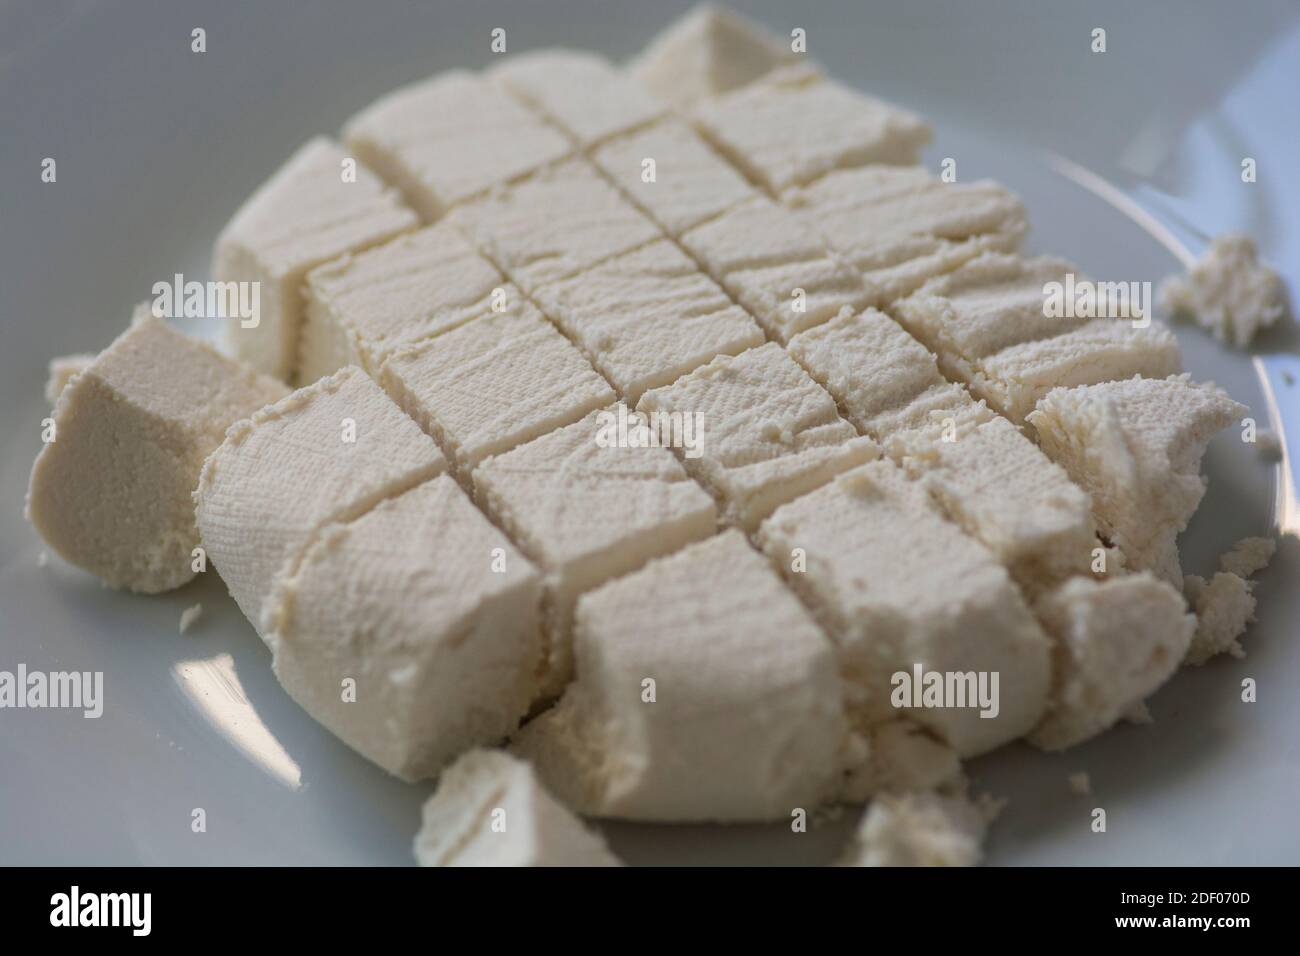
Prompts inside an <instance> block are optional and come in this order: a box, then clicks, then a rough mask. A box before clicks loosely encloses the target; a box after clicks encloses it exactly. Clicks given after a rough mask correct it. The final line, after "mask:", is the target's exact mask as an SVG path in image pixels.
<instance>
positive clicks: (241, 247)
mask: <svg viewBox="0 0 1300 956" xmlns="http://www.w3.org/2000/svg"><path fill="white" fill-rule="evenodd" d="M350 159H351V157H350V156H349V155H348V154H347V153H345V152H344V151H343V150H342V149H340V148H339V147H338V145H337V144H335V143H333V142H331V141H329V140H327V139H323V138H317V139H313V140H311V141H310V142H308V143H307V144H306V145H304V146H303V147H302V148H301V149H299V150H298V151H297V152H296V153H294V154H293V156H291V157H290V158H289V161H288V162H286V163H285V164H284V165H283V166H282V167H280V169H279V171H278V172H276V174H275V175H274V176H272V177H271V178H270V179H269V180H267V181H266V183H264V184H263V185H262V186H261V187H260V188H259V189H258V190H257V192H255V193H253V195H252V196H251V197H249V199H248V201H247V202H245V203H244V205H243V206H241V207H240V208H239V211H238V212H237V213H235V215H234V218H232V219H231V220H230V222H229V223H228V224H227V226H226V228H225V229H223V230H222V232H221V235H220V236H218V237H217V245H216V249H215V251H214V253H213V260H212V274H213V278H214V279H216V280H217V281H220V282H257V283H260V284H261V285H260V290H259V292H258V303H259V310H258V312H259V314H258V316H257V317H256V320H257V324H256V325H251V324H250V326H249V327H247V328H246V327H245V324H244V321H243V320H240V319H238V318H235V317H231V318H228V319H226V320H225V321H226V322H228V323H229V324H228V329H229V333H228V335H227V340H228V341H229V343H230V348H231V350H232V351H233V352H234V354H235V355H236V356H237V357H238V358H240V359H242V360H244V361H245V362H247V363H248V364H250V365H252V366H253V368H255V369H257V370H258V371H259V372H265V373H266V374H268V375H274V376H275V377H276V378H280V379H284V380H286V381H287V380H289V379H291V378H292V377H293V375H294V373H295V371H296V369H295V365H296V364H297V361H298V334H299V326H300V325H301V321H302V309H303V302H302V284H303V279H304V277H305V276H306V275H307V272H308V270H310V269H312V268H313V267H314V266H318V265H320V264H321V263H323V262H328V261H329V260H331V259H334V258H336V257H338V256H341V255H343V254H344V253H348V252H358V251H360V250H362V249H366V248H368V247H370V246H374V245H378V244H379V243H381V242H384V241H385V240H387V239H391V238H392V237H393V236H395V235H397V234H398V233H402V232H406V231H407V230H410V229H413V228H415V226H416V225H418V220H417V219H416V216H415V213H413V212H411V210H409V209H407V208H406V207H405V206H404V205H402V203H401V201H400V200H399V199H398V197H397V194H396V192H394V191H393V190H391V189H388V188H387V187H386V186H385V185H384V184H383V183H382V182H381V181H380V179H379V177H377V176H376V175H375V174H374V173H372V172H371V171H370V170H369V169H367V168H366V167H365V166H363V165H360V164H358V165H357V166H356V170H355V173H356V175H355V179H351V180H349V179H347V178H345V173H346V172H347V170H346V169H345V168H344V165H345V162H346V161H348V160H350Z"/></svg>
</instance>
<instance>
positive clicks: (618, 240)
mask: <svg viewBox="0 0 1300 956" xmlns="http://www.w3.org/2000/svg"><path fill="white" fill-rule="evenodd" d="M452 219H453V221H455V222H456V223H457V225H459V226H460V227H461V228H462V229H463V230H464V231H465V234H466V235H467V236H468V237H469V238H470V240H471V241H473V242H474V243H475V244H476V245H477V246H478V248H479V249H480V250H482V251H483V252H484V253H485V254H486V255H487V256H488V257H489V258H490V259H491V260H492V261H493V262H495V263H496V264H497V265H498V266H499V267H500V268H501V269H503V270H504V271H505V273H506V274H507V275H508V276H509V277H510V279H511V281H512V282H514V283H515V284H516V285H518V286H519V287H520V288H521V289H523V290H524V292H525V293H527V294H529V295H531V294H532V293H533V292H534V291H536V290H537V289H538V288H539V287H540V286H542V285H545V284H546V283H548V282H555V281H556V280H558V279H567V278H568V277H570V276H575V275H577V274H578V273H580V272H582V271H583V270H585V269H589V268H591V267H592V266H594V265H596V264H597V263H599V262H602V261H604V260H605V259H609V258H612V257H613V256H616V255H619V254H621V253H624V252H630V251H631V250H633V249H636V248H637V247H638V246H643V245H645V244H646V243H648V242H651V241H652V240H655V239H658V238H660V237H661V234H660V232H659V230H658V228H656V227H655V224H654V223H653V222H651V221H650V220H649V219H647V218H646V217H645V215H643V214H642V213H641V212H640V210H638V209H637V208H636V207H635V206H633V205H632V204H631V203H630V202H628V201H627V200H626V199H624V198H623V197H622V196H620V195H619V194H618V191H617V190H616V189H614V187H613V186H611V185H610V184H609V183H607V182H606V181H605V179H604V177H603V176H601V175H600V173H598V172H597V171H596V170H595V169H594V168H592V167H591V166H590V165H589V164H588V163H586V162H580V161H574V162H568V163H563V164H561V165H559V166H556V167H552V168H550V169H545V170H542V171H541V172H539V173H538V174H537V175H536V176H533V177H531V178H530V179H526V180H524V181H523V182H521V183H519V184H518V185H516V186H512V187H506V188H502V189H498V190H495V191H494V192H492V193H491V194H490V195H487V196H484V197H483V198H482V199H479V200H476V201H474V202H472V203H468V204H466V205H464V206H461V207H459V208H458V209H456V211H455V212H454V213H452Z"/></svg>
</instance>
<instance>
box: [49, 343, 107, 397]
mask: <svg viewBox="0 0 1300 956" xmlns="http://www.w3.org/2000/svg"><path fill="white" fill-rule="evenodd" d="M93 361H95V356H93V355H91V354H90V353H89V352H83V353H78V354H76V355H60V356H58V357H56V358H52V359H50V372H49V377H48V378H46V380H45V400H46V401H47V402H49V403H50V404H51V405H53V404H54V403H55V402H57V401H58V400H59V395H61V394H62V393H63V389H64V387H66V386H67V384H68V383H69V382H70V381H72V378H73V376H75V375H80V374H81V373H82V372H84V371H85V370H86V369H87V368H88V367H89V366H90V363H91V362H93Z"/></svg>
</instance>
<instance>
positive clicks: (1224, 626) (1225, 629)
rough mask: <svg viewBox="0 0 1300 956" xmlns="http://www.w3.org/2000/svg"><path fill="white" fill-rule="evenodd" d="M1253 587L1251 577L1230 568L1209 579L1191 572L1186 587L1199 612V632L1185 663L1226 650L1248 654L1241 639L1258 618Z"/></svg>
mask: <svg viewBox="0 0 1300 956" xmlns="http://www.w3.org/2000/svg"><path fill="white" fill-rule="evenodd" d="M1250 589H1251V584H1250V582H1249V581H1247V580H1246V579H1245V578H1243V577H1241V576H1240V575H1236V574H1232V573H1230V572H1227V571H1220V572H1219V573H1218V574H1216V575H1215V576H1214V577H1212V578H1211V579H1210V580H1209V581H1208V582H1207V581H1206V580H1205V579H1204V578H1199V577H1196V576H1195V575H1188V576H1187V578H1186V580H1185V583H1184V590H1185V593H1186V594H1187V600H1188V601H1189V602H1190V603H1191V605H1192V609H1193V610H1194V611H1195V612H1196V633H1195V634H1194V635H1193V636H1192V646H1191V647H1190V648H1189V649H1188V651H1187V657H1186V658H1185V663H1187V664H1192V665H1194V666H1200V665H1201V664H1204V663H1205V662H1206V661H1208V660H1209V659H1210V658H1211V657H1215V656H1217V655H1219V654H1222V653H1224V652H1227V653H1229V654H1231V655H1232V656H1233V657H1244V656H1245V651H1243V650H1242V648H1241V644H1240V643H1239V642H1238V640H1237V639H1238V638H1239V637H1241V635H1242V634H1243V633H1245V630H1246V626H1247V625H1248V624H1250V622H1251V621H1253V620H1255V598H1254V596H1253V595H1252V594H1251V593H1250Z"/></svg>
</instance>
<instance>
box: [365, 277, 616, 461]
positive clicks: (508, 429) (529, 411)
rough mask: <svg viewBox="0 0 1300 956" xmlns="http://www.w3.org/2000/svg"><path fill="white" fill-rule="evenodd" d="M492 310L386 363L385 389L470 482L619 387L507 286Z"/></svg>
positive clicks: (606, 401)
mask: <svg viewBox="0 0 1300 956" xmlns="http://www.w3.org/2000/svg"><path fill="white" fill-rule="evenodd" d="M505 291H506V299H505V301H506V303H507V304H506V308H505V310H504V311H501V312H495V311H492V312H489V313H488V314H487V315H484V316H482V317H480V318H477V319H475V320H474V321H472V322H469V323H467V324H465V325H462V326H460V327H459V328H457V329H453V330H452V331H450V332H447V333H445V334H443V335H440V336H438V337H437V338H435V339H433V340H431V341H429V342H426V343H425V344H424V345H422V346H418V347H416V348H414V349H411V350H408V351H405V352H399V353H397V354H396V355H394V356H393V357H392V358H391V359H389V360H388V361H387V362H386V363H385V364H384V368H383V371H382V373H381V376H380V379H381V381H382V382H383V385H384V389H385V390H386V391H387V392H388V394H389V395H392V396H393V400H394V401H396V402H397V403H398V404H399V405H401V406H402V408H403V409H404V410H405V411H406V413H407V414H408V415H410V416H411V417H412V418H414V419H415V420H416V421H417V422H419V423H420V427H421V428H423V429H424V430H425V431H426V432H428V433H429V434H430V435H432V436H433V437H434V438H435V439H437V441H438V444H439V445H440V446H441V447H442V448H445V449H446V450H447V451H448V453H449V454H450V455H451V456H452V458H453V459H454V461H455V463H456V466H457V468H458V469H460V471H461V477H462V478H468V475H469V472H470V471H472V470H473V468H474V466H475V465H477V464H478V463H479V462H480V461H482V460H483V459H484V458H486V457H487V456H488V455H496V454H500V453H501V452H503V451H509V450H510V449H511V448H514V447H515V446H516V445H520V444H522V443H524V442H526V441H531V440H532V439H534V438H536V437H538V436H539V435H544V434H545V433H546V432H549V431H551V430H552V429H555V428H559V427H560V426H561V425H568V424H569V423H571V422H574V421H577V420H578V419H579V418H582V416H584V415H586V414H587V413H588V412H590V411H592V410H593V409H596V408H600V407H601V406H602V405H608V404H609V403H610V402H612V401H614V391H613V389H611V388H610V387H609V383H608V382H606V381H605V380H604V379H603V378H601V377H600V375H599V374H597V372H596V371H595V369H593V368H592V367H591V363H589V362H588V361H587V360H586V359H585V358H583V357H582V353H581V352H579V351H578V350H577V349H576V348H574V346H573V343H571V342H570V341H569V340H568V339H566V338H565V337H564V336H563V335H561V334H560V333H559V332H557V331H556V330H555V327H554V326H552V325H551V324H550V323H549V322H547V321H546V319H544V318H543V317H542V315H541V313H539V312H538V311H537V309H536V308H535V307H534V306H533V305H532V304H531V303H530V302H529V301H528V300H527V299H525V298H523V296H521V295H520V294H519V290H517V289H515V288H514V287H509V288H508V289H506V290H505Z"/></svg>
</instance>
